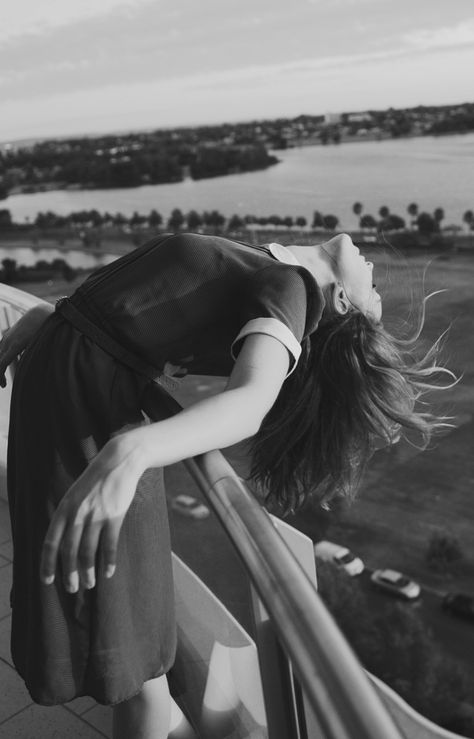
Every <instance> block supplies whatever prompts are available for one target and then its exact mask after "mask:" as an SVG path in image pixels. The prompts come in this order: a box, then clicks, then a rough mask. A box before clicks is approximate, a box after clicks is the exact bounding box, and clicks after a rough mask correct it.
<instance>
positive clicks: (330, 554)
mask: <svg viewBox="0 0 474 739" xmlns="http://www.w3.org/2000/svg"><path fill="white" fill-rule="evenodd" d="M314 554H315V556H316V558H319V559H322V560H324V561H326V562H334V564H336V565H337V566H338V567H341V568H342V569H343V570H345V572H347V574H348V575H351V576H352V577H353V576H354V575H360V573H361V572H363V571H364V563H363V562H362V560H361V559H360V557H356V556H355V554H352V552H351V550H350V549H347V547H343V546H341V545H340V544H335V543H334V542H332V541H318V542H317V544H315V545H314Z"/></svg>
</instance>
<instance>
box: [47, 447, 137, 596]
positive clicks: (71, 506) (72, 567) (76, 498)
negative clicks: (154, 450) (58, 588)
mask: <svg viewBox="0 0 474 739" xmlns="http://www.w3.org/2000/svg"><path fill="white" fill-rule="evenodd" d="M131 438H132V437H131V436H130V435H129V434H127V433H124V434H121V435H120V436H117V437H114V438H113V439H111V440H110V441H109V442H108V443H107V444H106V445H105V446H104V447H103V449H102V450H101V451H100V452H99V454H98V455H97V457H96V458H95V459H94V460H93V461H92V462H91V463H90V465H89V466H88V467H87V468H86V469H85V471H84V472H83V473H82V475H81V476H80V477H79V478H78V479H77V480H76V482H75V483H74V485H73V486H72V487H71V488H70V489H69V490H68V492H67V493H66V495H65V496H64V498H63V499H62V500H61V502H60V504H59V506H58V508H57V509H56V511H55V513H54V515H53V518H52V520H51V523H50V525H49V528H48V532H47V534H46V539H45V541H44V544H43V551H42V557H41V579H42V581H43V583H44V584H45V585H51V583H53V582H54V578H55V574H56V570H57V565H58V559H59V561H60V567H61V572H62V578H63V583H64V587H65V589H66V590H67V591H68V592H69V593H75V592H77V590H78V589H79V582H81V583H82V584H83V585H84V587H85V588H93V587H94V585H95V582H96V566H97V564H98V563H99V561H100V564H101V567H103V568H104V574H105V577H112V575H113V574H114V571H115V567H116V559H117V547H118V540H119V534H120V529H121V527H122V523H123V520H124V518H125V514H126V513H127V511H128V508H129V507H130V504H131V502H132V500H133V497H134V495H135V492H136V487H137V483H138V480H139V479H140V476H141V475H142V473H143V472H144V470H145V466H144V465H143V463H142V461H141V452H140V449H139V448H137V447H136V445H135V444H133V442H131V441H130V439H131Z"/></svg>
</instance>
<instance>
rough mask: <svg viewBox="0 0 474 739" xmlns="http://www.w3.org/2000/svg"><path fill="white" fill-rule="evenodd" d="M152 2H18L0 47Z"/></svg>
mask: <svg viewBox="0 0 474 739" xmlns="http://www.w3.org/2000/svg"><path fill="white" fill-rule="evenodd" d="M149 2H150V0H100V1H98V0H76V1H75V2H70V1H69V2H68V0H14V1H13V2H10V3H9V4H8V12H7V13H6V19H5V18H4V21H3V23H2V24H1V26H0V43H1V42H5V41H11V40H13V39H16V38H18V37H19V36H25V35H39V34H42V33H44V32H45V31H48V30H50V29H53V28H58V27H61V26H68V25H72V24H74V23H76V22H78V21H82V20H86V19H89V18H97V17H101V16H104V15H107V14H108V13H111V12H113V11H115V12H118V13H127V12H131V11H134V10H136V9H137V8H140V7H142V6H143V5H144V4H147V3H149Z"/></svg>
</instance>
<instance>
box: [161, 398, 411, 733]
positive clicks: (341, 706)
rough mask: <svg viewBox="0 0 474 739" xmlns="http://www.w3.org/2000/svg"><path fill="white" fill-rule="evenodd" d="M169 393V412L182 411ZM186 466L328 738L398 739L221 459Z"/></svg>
mask: <svg viewBox="0 0 474 739" xmlns="http://www.w3.org/2000/svg"><path fill="white" fill-rule="evenodd" d="M164 393H165V403H166V404H167V405H168V408H169V410H170V411H171V412H172V413H177V412H179V411H180V410H181V406H180V404H179V403H178V402H177V401H176V400H175V399H174V398H172V397H171V396H169V394H168V393H166V391H164ZM160 403H163V395H162V394H161V393H160ZM152 416H153V414H152V411H150V417H151V419H152V420H153V417H152ZM184 465H185V466H186V468H187V469H188V471H189V473H190V474H191V476H192V477H193V479H194V480H195V482H196V484H197V485H198V486H199V488H200V490H201V491H202V493H203V495H204V496H205V498H206V500H207V501H208V502H209V504H210V506H211V508H212V509H213V511H214V512H215V514H216V515H217V517H218V519H219V521H220V523H221V524H222V527H223V528H224V530H225V532H226V534H227V535H228V537H229V538H230V541H231V542H232V544H233V546H234V548H235V549H236V551H237V553H238V554H239V556H240V558H241V560H242V561H243V563H244V565H245V569H246V571H247V574H248V576H249V577H250V579H251V581H252V584H253V585H254V587H255V590H256V591H257V593H258V595H259V597H260V598H261V600H262V602H263V604H264V606H265V608H266V609H267V612H268V614H269V616H270V618H271V620H272V624H273V627H274V629H275V631H276V633H277V635H278V637H279V639H280V641H281V643H282V644H283V645H284V648H285V652H286V655H287V657H288V658H289V660H290V662H291V664H292V667H293V669H294V672H295V674H296V676H297V677H298V679H299V681H300V684H301V686H302V688H303V690H304V692H305V694H306V696H307V698H308V700H309V702H310V704H311V706H312V709H313V711H314V712H315V715H316V717H317V719H318V721H319V723H320V725H321V728H322V729H323V730H324V732H325V737H324V739H382V738H383V739H401V736H402V735H401V734H400V731H399V730H398V728H397V727H396V725H395V724H394V722H393V719H392V718H391V716H390V715H389V713H388V712H387V710H386V708H385V706H384V705H383V704H382V701H381V700H380V698H379V696H378V695H377V693H376V692H375V690H374V688H373V687H372V685H371V683H370V682H369V679H368V678H367V676H366V674H365V672H364V670H363V669H362V667H361V665H360V663H359V662H358V660H357V658H356V657H355V655H354V653H353V652H352V650H351V648H350V647H349V645H348V643H347V642H346V640H345V638H344V637H343V635H342V634H341V632H340V630H339V628H338V627H337V626H336V624H335V622H334V620H333V618H332V616H331V615H330V614H329V612H328V610H327V609H326V607H325V606H324V604H323V603H322V601H321V598H320V596H319V594H318V592H317V590H316V589H315V587H314V585H313V583H312V582H311V580H310V579H309V577H308V576H307V575H306V573H305V572H304V571H303V569H302V568H301V567H300V565H299V564H298V562H297V561H296V559H295V558H294V556H293V554H292V553H291V551H290V549H289V548H288V547H287V545H286V543H285V542H284V540H283V539H282V537H281V536H280V534H279V533H278V531H277V530H276V528H275V526H274V525H273V523H272V521H271V518H270V516H269V515H268V514H267V512H266V511H265V510H264V509H263V508H262V507H261V506H260V505H259V504H258V503H257V501H256V500H255V498H254V497H253V496H252V495H251V494H250V493H249V491H248V490H247V488H246V487H245V485H244V484H243V483H242V481H241V480H240V478H239V477H238V476H237V474H236V472H235V471H234V469H233V468H232V467H231V465H230V464H229V463H228V462H227V460H226V459H225V457H224V456H223V454H222V453H221V452H219V451H217V450H216V451H212V452H208V453H207V454H202V455H199V456H197V457H194V458H192V459H187V460H184ZM289 624H291V628H288V625H289Z"/></svg>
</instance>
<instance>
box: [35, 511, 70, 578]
mask: <svg viewBox="0 0 474 739" xmlns="http://www.w3.org/2000/svg"><path fill="white" fill-rule="evenodd" d="M65 528H66V520H65V519H64V518H63V517H62V516H59V515H58V514H56V515H55V516H54V518H53V520H52V521H51V523H50V525H49V528H48V531H47V533H46V538H45V540H44V543H43V549H42V551H41V564H40V577H41V580H42V581H43V583H44V584H45V585H51V584H52V583H53V582H54V577H55V574H56V567H57V562H58V554H59V545H60V544H61V539H62V536H63V532H64V530H65Z"/></svg>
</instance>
